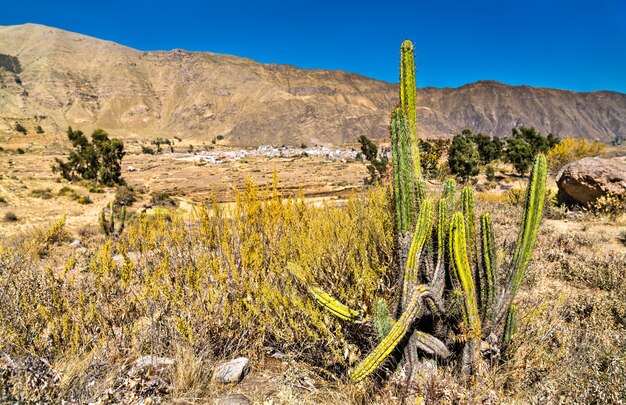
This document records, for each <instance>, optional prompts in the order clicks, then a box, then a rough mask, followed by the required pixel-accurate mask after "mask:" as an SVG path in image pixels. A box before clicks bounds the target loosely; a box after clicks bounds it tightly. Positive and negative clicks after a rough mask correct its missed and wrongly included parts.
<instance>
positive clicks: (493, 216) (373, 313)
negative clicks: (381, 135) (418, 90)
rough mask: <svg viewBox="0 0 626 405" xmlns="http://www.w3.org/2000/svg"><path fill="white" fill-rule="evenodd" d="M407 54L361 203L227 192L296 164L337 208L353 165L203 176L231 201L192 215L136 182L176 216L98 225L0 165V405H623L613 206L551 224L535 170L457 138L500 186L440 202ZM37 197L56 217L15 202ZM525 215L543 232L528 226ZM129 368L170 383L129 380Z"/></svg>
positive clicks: (33, 202) (247, 168) (20, 172)
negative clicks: (515, 172) (224, 398)
mask: <svg viewBox="0 0 626 405" xmlns="http://www.w3.org/2000/svg"><path fill="white" fill-rule="evenodd" d="M411 48H412V47H411V46H410V43H405V44H403V47H402V62H401V69H402V75H401V76H402V80H401V89H403V92H402V93H401V94H400V106H399V108H398V109H396V110H395V111H394V112H393V114H392V118H393V121H392V123H391V126H390V130H391V139H392V150H391V155H392V157H393V158H392V159H391V160H389V161H388V162H385V164H384V165H383V164H382V160H383V157H385V158H386V156H387V155H388V152H387V151H379V150H378V148H377V147H376V145H375V144H373V143H372V144H371V145H370V143H367V142H365V141H364V142H363V143H362V152H361V153H362V154H365V153H367V154H368V155H369V156H370V158H371V159H372V160H374V161H378V162H379V163H380V164H379V165H378V166H380V168H383V167H384V170H379V169H378V167H376V166H375V165H374V164H372V163H371V161H370V162H368V164H370V165H371V166H372V167H374V170H375V171H376V172H375V174H376V176H377V177H376V183H377V184H375V185H373V186H371V187H366V188H365V189H364V190H363V189H359V190H358V191H357V192H354V193H353V194H352V195H351V196H350V197H349V198H347V200H340V201H338V202H337V204H335V202H334V200H333V199H324V201H322V202H320V201H319V200H318V199H316V198H315V199H310V200H309V199H306V200H305V198H304V197H303V196H302V195H301V196H295V197H294V196H293V195H292V194H289V193H290V191H291V190H295V189H296V188H297V186H299V184H298V181H295V182H294V180H293V179H292V177H296V176H285V174H284V173H283V172H282V171H281V170H280V169H278V171H279V173H280V174H281V178H282V177H285V181H286V182H287V185H285V184H281V187H279V186H278V183H277V180H276V178H275V179H274V182H272V183H271V184H270V185H268V186H259V185H257V184H255V183H254V182H253V181H251V180H246V182H245V184H243V186H241V184H242V182H243V180H240V179H243V175H241V176H240V173H235V174H234V172H233V167H236V168H238V169H241V170H242V172H245V173H246V174H249V175H254V176H255V177H256V178H263V176H267V173H269V172H271V165H272V164H276V165H283V166H282V167H289V166H288V165H291V164H293V166H297V165H299V164H300V165H303V166H302V167H303V168H304V169H301V170H307V171H308V172H310V173H312V174H313V175H312V176H311V178H315V181H316V182H319V183H323V184H324V187H328V185H330V186H331V187H342V188H343V187H346V188H348V187H354V186H355V185H356V181H355V178H356V177H360V176H362V174H361V173H363V171H364V170H363V166H362V165H361V164H359V163H354V162H350V161H348V162H347V163H338V162H332V161H330V160H324V161H322V160H321V159H320V161H317V160H316V158H315V157H312V158H311V159H306V160H299V161H298V160H295V161H293V162H289V163H281V162H280V161H279V160H274V161H272V162H270V163H268V162H266V161H265V160H261V159H259V158H255V157H248V158H246V159H242V160H240V161H237V162H236V164H233V165H231V166H228V164H227V163H226V164H223V165H216V168H215V169H214V171H213V170H212V171H211V172H212V173H211V174H210V176H212V177H216V178H219V177H220V174H226V175H227V176H228V178H229V183H230V184H235V187H233V189H232V190H233V191H232V192H231V191H222V190H231V189H228V188H226V186H223V185H220V187H223V188H222V189H221V190H220V191H219V192H218V193H219V196H216V197H215V199H214V200H210V201H205V202H202V203H196V204H195V205H194V206H193V208H191V209H190V208H189V204H190V201H200V198H201V197H200V196H202V195H204V196H206V195H207V194H208V193H207V191H206V190H207V187H205V184H203V187H202V188H203V191H201V192H200V191H198V194H193V195H186V194H185V193H186V191H185V185H182V184H180V181H179V179H180V176H179V173H175V172H174V170H172V169H171V168H172V167H173V166H168V167H167V168H163V167H161V168H159V169H156V170H151V171H149V172H147V173H143V172H136V173H131V174H129V183H132V184H133V185H135V184H141V186H139V187H141V188H139V187H138V188H137V190H143V191H141V193H148V191H147V190H149V189H150V188H152V189H153V190H162V189H169V190H174V191H172V192H173V193H176V196H177V198H178V197H179V196H180V198H181V209H169V207H175V206H176V201H175V200H174V199H173V198H172V197H171V196H170V195H169V194H168V192H153V193H152V194H151V195H150V196H149V199H150V202H151V204H152V205H153V206H154V208H150V207H142V210H144V211H145V212H137V213H135V212H132V211H130V209H129V208H126V207H127V206H130V205H131V204H132V203H133V200H134V198H135V196H134V193H133V191H132V189H130V188H129V187H124V186H118V187H117V190H116V193H115V199H114V200H113V202H111V203H109V204H107V206H106V207H105V208H104V209H103V210H102V211H99V209H100V208H101V207H102V206H101V205H98V206H97V207H96V206H91V207H77V206H76V204H73V203H70V204H67V203H68V202H69V200H68V198H69V199H72V200H76V201H78V202H80V199H82V198H86V199H89V197H88V196H87V197H84V196H81V195H80V194H79V193H78V192H77V191H79V190H80V189H81V188H80V187H82V186H84V187H87V189H88V190H89V191H90V192H103V191H104V189H103V188H102V183H100V182H98V181H97V180H96V179H91V180H81V181H80V182H79V183H78V184H76V183H74V185H67V183H65V182H64V181H62V180H59V181H60V182H61V183H65V184H59V185H55V184H54V183H50V180H49V179H45V177H46V176H40V173H39V172H38V171H37V169H36V168H33V167H32V164H31V163H32V162H34V161H35V160H36V159H38V158H39V153H37V154H31V155H27V156H19V157H18V156H13V159H14V163H15V164H14V165H13V164H12V163H11V164H10V165H9V164H8V160H7V161H4V162H2V163H3V164H4V166H3V167H4V168H6V167H9V168H10V169H9V170H8V171H7V174H5V175H2V174H0V178H2V179H3V181H2V182H0V191H1V192H2V196H0V203H2V201H4V199H3V196H5V197H7V199H9V200H10V201H11V202H12V204H11V206H10V207H5V206H3V205H2V204H0V210H1V211H2V212H1V213H0V215H2V216H0V218H3V220H2V222H3V224H4V225H3V226H4V228H3V229H2V231H3V232H2V238H0V270H1V271H0V317H2V319H3V322H2V323H0V402H7V403H62V402H63V401H65V402H68V403H70V402H71V403H160V402H162V403H210V402H212V401H214V400H216V398H215V396H216V395H217V394H216V393H219V394H221V393H222V392H230V391H231V390H237V392H242V393H244V394H245V395H247V396H249V397H250V400H251V402H252V403H264V402H268V403H269V402H273V403H283V402H284V403H320V404H324V403H339V404H342V403H343V404H350V403H360V404H369V403H373V404H386V405H389V404H392V403H400V402H403V403H425V404H437V403H444V404H445V403H458V404H466V403H494V404H495V403H549V404H551V403H585V404H587V403H598V404H599V403H602V404H604V403H607V404H610V403H615V404H619V403H622V402H623V401H624V400H625V399H626V389H625V388H624V387H626V356H625V354H626V352H625V348H626V329H625V327H626V273H624V268H626V255H624V247H626V230H624V229H626V228H625V227H626V222H624V221H626V216H624V212H626V205H624V201H623V200H620V199H618V198H614V197H613V196H609V197H606V198H601V199H599V200H598V201H597V204H596V205H595V206H592V207H590V208H589V210H588V211H584V210H582V211H571V210H568V209H565V208H563V207H555V206H554V205H553V204H554V192H553V191H550V190H547V191H546V192H545V193H543V192H542V187H543V184H542V178H543V175H544V174H545V170H546V169H545V161H544V160H543V158H542V157H541V156H539V157H537V158H534V159H535V160H534V162H535V164H534V167H533V169H532V171H531V176H530V177H531V178H530V181H529V182H528V183H529V184H527V183H526V179H515V178H511V177H509V176H508V174H507V173H508V172H507V167H508V166H507V165H504V164H502V163H503V162H498V161H497V160H498V159H497V158H496V159H495V160H489V159H491V158H492V157H493V156H495V154H493V155H490V156H491V157H486V155H485V154H484V153H483V152H481V146H480V145H481V144H482V145H483V146H484V149H485V150H489V148H490V147H491V146H493V145H491V143H492V142H493V141H494V140H493V139H491V138H489V137H487V136H484V135H481V134H473V133H471V132H467V131H463V133H461V134H460V135H459V136H460V137H463V138H465V140H467V141H469V142H470V143H471V144H473V145H474V147H475V149H476V150H477V159H476V155H474V154H472V155H471V158H472V159H471V160H472V161H476V160H477V162H478V163H476V167H479V166H481V165H484V164H485V162H487V161H489V162H490V163H487V165H486V166H482V167H480V169H481V171H483V172H484V174H485V175H486V177H487V180H488V181H489V182H490V183H491V182H495V181H499V182H500V183H499V184H498V183H491V185H490V186H487V185H484V183H483V179H482V177H479V179H478V184H479V185H480V186H481V187H483V186H484V187H485V188H483V189H482V190H485V189H486V188H489V187H494V188H496V189H495V190H493V192H480V193H476V195H474V193H473V192H472V190H471V188H469V187H465V188H463V189H462V190H460V192H459V190H457V184H456V183H455V182H454V181H452V180H448V181H445V182H441V181H440V179H441V178H442V177H443V176H444V174H445V173H446V172H447V171H448V169H447V166H446V165H445V164H443V165H441V164H439V163H440V161H442V160H445V159H444V157H443V156H444V155H445V146H443V145H438V144H437V143H436V142H437V141H435V140H428V141H420V140H418V139H417V136H416V135H417V133H418V132H417V131H416V130H417V128H415V122H414V121H412V120H411V119H410V118H409V117H411V116H413V114H414V113H415V110H414V108H415V104H416V103H415V100H414V97H415V94H414V89H415V83H414V76H413V72H412V52H411ZM533 137H534V135H533V136H529V137H528V139H533ZM519 138H520V144H522V143H524V144H525V145H526V146H528V148H529V149H531V152H530V154H531V157H533V154H534V153H535V151H532V148H530V146H529V145H528V143H529V142H530V141H528V140H526V139H524V136H522V135H519ZM512 139H515V137H514V138H512ZM418 141H419V147H416V146H415V145H417V144H418ZM370 142H371V141H370ZM512 142H513V144H515V143H516V142H517V141H512ZM137 144H138V145H140V143H139V142H138V143H137ZM363 144H366V147H365V148H364V147H363ZM503 144H504V145H505V146H506V147H508V146H509V144H508V143H507V142H506V141H503ZM546 144H549V142H547V138H546ZM372 145H373V146H374V147H373V148H372ZM490 145H491V146H490ZM500 146H502V144H501V145H500ZM565 146H567V145H565ZM565 146H564V147H563V149H564V150H567V148H565ZM494 148H496V149H497V147H495V146H494ZM555 148H556V147H555V146H553V147H552V149H551V151H552V150H555ZM180 149H181V150H184V144H181V148H180ZM505 149H506V148H505ZM33 150H37V149H33ZM485 153H486V152H485ZM83 156H89V154H86V155H83ZM7 157H9V156H7ZM132 158H133V159H137V160H138V161H140V162H141V161H143V162H145V161H154V160H155V158H153V157H149V156H143V157H142V156H132ZM501 158H502V159H507V157H506V151H505V152H503V155H502V157H501ZM142 159H143V160H142ZM158 160H159V161H165V160H169V159H162V158H159V159H158ZM282 160H288V159H282ZM291 160H292V159H291ZM368 160H369V159H368ZM25 162H26V163H25ZM274 162H277V163H274ZM532 162H533V160H531V166H532ZM134 164H135V162H133V165H134ZM176 164H177V165H179V166H182V164H180V162H177V163H176ZM314 165H316V166H314ZM188 166H189V167H188V169H189V170H190V171H189V172H185V175H186V178H190V179H191V178H195V177H199V178H200V179H201V181H206V180H205V179H206V178H205V177H201V176H202V175H203V174H204V173H206V169H207V167H206V166H205V167H204V168H196V167H195V166H194V165H193V164H189V165H188ZM217 166H219V168H217ZM222 166H224V167H226V168H225V169H222ZM389 166H392V170H390V167H389ZM25 167H26V168H27V169H26V170H24V168H25ZM279 167H281V166H279ZM268 168H269V169H268ZM320 168H323V169H320ZM324 169H325V170H326V171H329V172H331V173H338V174H339V173H340V172H343V171H347V170H348V169H351V170H352V169H353V172H352V173H353V174H352V176H353V177H352V178H349V179H348V180H346V178H345V177H340V176H339V175H338V176H337V178H334V177H333V176H332V175H331V176H328V175H326V174H323V173H324ZM185 170H187V169H185ZM191 170H194V171H191ZM200 170H203V171H200ZM220 170H223V171H221V172H220ZM526 171H528V170H527V169H526ZM496 172H498V173H502V174H503V175H498V176H496ZM190 173H191V174H190ZM318 173H322V175H320V174H318ZM357 173H358V174H357ZM17 176H19V178H18V177H17ZM131 176H133V177H131ZM134 176H137V177H134ZM323 176H325V177H323ZM427 177H430V180H429V181H428V182H426V181H424V179H425V178H427ZM459 177H461V178H464V176H461V175H459ZM320 178H324V180H323V181H320V180H319V179H320ZM328 178H329V179H330V180H329V181H326V179H328ZM466 178H467V177H466ZM150 179H152V180H153V181H151V180H150ZM210 181H213V180H210ZM231 181H232V182H231ZM490 183H487V184H490ZM196 184H197V183H196ZM209 184H211V186H212V185H213V184H215V183H209ZM294 184H295V186H294ZM48 185H52V187H54V189H58V188H59V187H60V189H59V191H58V195H57V193H51V192H52V189H51V188H48V187H47V186H48ZM79 185H80V186H79ZM191 187H193V186H189V188H191ZM511 187H512V188H511ZM189 188H188V189H187V190H189ZM215 188H217V187H215ZM442 188H443V191H442V192H441V193H440V190H441V189H442ZM459 188H460V187H459ZM525 188H526V190H527V191H526V192H524V189H525ZM281 190H286V191H284V192H283V191H281ZM478 190H481V189H480V188H479V189H478ZM106 191H107V193H108V194H107V195H97V196H92V197H93V198H94V200H95V201H97V202H98V204H104V203H103V202H102V201H103V200H104V199H106V200H107V203H108V202H109V201H110V200H111V199H112V194H111V190H110V189H109V190H106ZM213 191H214V190H213V187H211V192H213ZM6 193H8V194H6ZM203 193H204V194H203ZM226 193H229V194H226ZM216 194H217V193H216ZM46 195H48V196H54V197H55V200H54V201H42V200H38V199H33V198H28V197H37V198H50V197H46ZM343 195H345V194H342V196H343ZM22 197H26V198H22ZM542 198H543V199H544V204H543V207H544V212H546V213H550V212H553V214H551V215H549V216H547V215H544V216H545V217H547V219H549V220H547V221H544V223H543V224H542V226H541V227H540V228H539V219H540V217H541V207H542V204H541V199H542ZM183 201H184V203H183ZM101 202H102V203H101ZM13 203H15V204H13ZM28 204H30V205H28ZM39 206H41V207H42V208H44V207H49V206H61V207H62V210H65V209H68V215H72V217H71V221H70V222H69V223H68V224H67V225H65V221H64V218H62V219H61V220H59V221H57V222H55V223H53V224H52V225H51V226H49V227H46V228H41V229H37V230H35V231H32V229H33V228H32V226H31V224H32V223H41V222H43V219H42V218H43V217H45V216H49V212H51V211H50V210H47V211H44V210H42V212H41V213H40V212H36V211H39V209H38V207H39ZM162 207H165V208H162ZM33 208H35V209H33ZM79 208H80V210H79ZM7 209H11V210H15V212H16V213H17V215H15V213H13V212H7ZM44 209H47V208H44ZM54 209H55V210H57V211H55V212H60V211H58V210H59V208H54ZM72 210H73V212H71V211H72ZM127 210H128V212H127ZM77 213H79V214H78V215H76V214H77ZM9 214H11V215H12V218H11V219H7V216H8V215H9ZM97 214H100V216H99V221H98V223H96V222H97V221H96V220H95V218H96V216H97ZM18 216H19V221H18ZM81 217H84V218H85V219H83V220H82V221H83V222H81ZM519 218H523V220H522V226H521V229H518V220H517V219H519ZM561 219H566V221H563V220H561ZM15 221H18V222H17V223H15V224H10V222H15ZM98 226H99V227H100V229H101V233H99V232H98ZM66 227H68V229H67V230H66ZM24 229H28V230H27V232H28V233H24ZM5 231H8V233H7V232H5ZM11 232H14V235H15V236H11ZM70 235H73V236H72V237H71V238H70V237H69V236H70ZM495 235H498V236H499V238H497V239H496V238H495ZM535 239H536V244H535ZM70 242H71V243H70ZM533 245H534V249H533ZM531 251H532V252H533V253H532V260H531ZM518 292H519V293H518ZM329 310H330V311H329ZM18 315H19V316H18ZM145 355H153V356H158V357H159V358H166V359H167V360H168V361H172V362H173V365H172V366H171V367H169V368H164V369H157V370H156V371H154V370H152V369H150V370H149V371H147V372H142V371H138V370H137V368H136V367H135V365H134V364H135V361H136V360H137V359H139V358H142V357H143V356H145ZM238 356H247V357H249V358H250V359H251V362H252V365H253V370H252V372H251V373H252V375H250V376H249V377H246V380H244V382H243V383H242V384H239V385H237V386H235V387H227V388H223V387H218V386H216V384H215V383H212V382H211V374H212V371H213V369H214V365H215V364H216V362H218V361H220V362H221V361H222V360H224V359H230V358H233V357H238ZM273 357H276V359H280V360H276V359H274V358H273ZM369 375H374V378H370V377H368V376H369ZM348 376H351V377H352V379H353V380H360V381H361V382H360V383H359V384H354V383H352V382H350V381H349V379H348V378H347V377H348Z"/></svg>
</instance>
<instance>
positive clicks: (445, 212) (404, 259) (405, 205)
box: [309, 41, 547, 382]
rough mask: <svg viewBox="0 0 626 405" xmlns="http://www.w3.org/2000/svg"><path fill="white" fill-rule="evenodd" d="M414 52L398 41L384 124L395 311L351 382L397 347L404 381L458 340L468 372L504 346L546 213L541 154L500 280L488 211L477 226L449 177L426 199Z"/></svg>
mask: <svg viewBox="0 0 626 405" xmlns="http://www.w3.org/2000/svg"><path fill="white" fill-rule="evenodd" d="M412 52H413V45H412V44H411V42H410V41H405V42H403V43H402V47H401V64H400V70H401V81H400V107H398V108H396V109H395V110H394V111H393V113H392V115H391V125H390V132H391V137H392V148H391V149H392V158H393V162H392V163H393V177H392V187H393V194H392V195H393V198H394V202H395V216H396V230H397V251H398V252H397V262H396V264H397V266H399V269H398V270H399V272H398V273H399V274H400V277H401V278H402V280H401V281H402V282H401V288H400V289H399V293H398V297H397V302H398V311H397V315H398V316H397V320H396V321H395V322H391V323H390V324H392V326H391V329H389V331H388V333H386V334H383V333H380V335H381V338H382V339H381V340H380V342H379V343H378V345H377V346H376V347H375V348H374V349H373V350H372V351H371V352H370V353H369V354H368V355H367V356H366V357H365V358H364V359H363V360H362V361H361V362H360V363H359V364H358V365H357V366H356V367H355V368H354V370H353V371H352V373H351V374H350V378H351V379H352V380H353V381H354V382H358V381H361V380H362V379H364V378H365V377H367V376H368V375H369V374H371V373H372V372H374V371H375V370H376V369H377V368H378V367H379V366H380V365H381V364H383V363H384V362H385V359H386V358H387V357H388V356H389V355H390V354H391V353H392V352H393V351H394V350H396V348H398V347H399V346H400V347H401V348H403V354H404V363H405V365H406V367H407V368H408V371H409V378H410V379H411V378H413V377H414V373H413V372H414V371H415V370H416V369H415V367H416V366H417V365H418V364H417V363H418V362H419V361H420V358H419V356H420V355H421V356H427V357H435V358H447V357H449V356H451V355H454V354H455V349H456V348H458V347H459V345H458V343H460V342H462V343H464V344H463V345H462V346H463V348H462V350H459V351H458V352H457V353H456V355H457V356H458V358H459V359H460V361H461V369H462V370H463V372H464V373H472V372H474V371H475V370H476V369H477V367H476V363H477V362H478V361H481V357H482V356H483V355H485V356H491V355H494V353H499V351H500V348H499V347H498V346H497V345H498V342H503V343H504V344H505V345H507V344H508V343H509V342H510V340H511V337H512V336H513V334H514V333H515V330H516V328H517V307H516V306H515V305H514V304H513V300H514V298H515V295H516V294H517V292H518V290H519V288H520V286H521V284H522V281H523V279H524V275H525V272H526V269H527V267H528V263H529V261H530V258H531V255H532V251H533V248H534V245H535V240H536V237H537V231H538V227H539V222H540V219H541V214H542V210H543V200H544V195H545V186H546V172H547V166H546V159H545V157H544V156H543V155H538V156H537V157H536V158H535V161H534V163H533V168H532V172H531V175H530V180H529V182H528V185H527V189H526V200H525V206H524V213H523V219H522V224H521V227H520V231H519V235H518V237H517V243H516V246H515V249H514V253H513V257H512V259H510V260H508V261H505V262H504V265H503V266H502V267H503V269H502V271H504V272H505V277H503V279H504V280H505V282H504V283H500V281H499V280H500V279H501V278H500V277H499V273H500V271H501V269H500V268H499V267H500V266H499V265H498V263H499V260H498V258H497V257H496V248H495V237H494V232H493V225H492V222H491V216H490V215H489V213H483V214H482V215H480V221H479V228H477V227H476V207H475V201H474V192H473V190H472V189H471V187H464V188H463V189H462V191H461V198H460V202H459V204H458V205H459V206H458V207H457V193H456V182H455V181H454V180H447V181H446V182H445V183H444V185H443V192H442V195H441V197H440V198H439V199H438V200H437V204H435V203H434V201H435V200H434V199H433V198H432V197H431V198H428V196H427V193H426V190H425V183H424V181H423V179H422V178H421V173H420V171H419V150H418V148H417V145H418V144H417V134H416V128H415V73H414V66H413V54H412ZM416 163H417V165H416ZM400 270H401V271H400ZM309 290H310V292H311V294H312V295H313V296H314V298H315V299H316V300H317V301H318V302H319V303H320V304H321V305H323V306H324V307H326V308H328V309H329V310H330V311H331V312H332V313H334V314H335V315H337V316H338V317H340V318H342V319H345V320H349V321H353V322H354V321H355V320H360V319H361V318H359V316H358V313H357V312H356V311H354V310H350V309H349V308H347V307H345V306H344V305H343V304H341V303H339V302H338V301H337V300H335V299H334V298H332V297H330V296H329V295H328V294H326V293H324V292H323V291H321V290H319V289H315V288H310V289H309ZM385 305H386V304H385ZM457 307H458V308H459V309H460V311H457V310H456V308H457ZM505 318H506V319H505ZM422 320H424V322H419V325H420V327H427V328H428V330H423V329H422V330H418V329H417V324H418V321H422ZM377 328H379V327H377ZM484 344H488V345H489V347H490V348H491V349H493V350H489V351H487V352H481V351H480V350H479V348H480V347H481V346H484ZM483 353H484V354H483ZM492 360H493V359H492ZM491 363H492V364H493V361H492V362H491Z"/></svg>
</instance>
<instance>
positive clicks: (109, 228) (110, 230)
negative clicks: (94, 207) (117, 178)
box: [99, 201, 126, 237]
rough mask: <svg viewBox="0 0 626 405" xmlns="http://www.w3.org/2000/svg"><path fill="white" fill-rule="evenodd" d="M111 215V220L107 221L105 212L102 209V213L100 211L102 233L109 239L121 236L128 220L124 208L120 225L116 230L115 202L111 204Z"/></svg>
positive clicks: (120, 217)
mask: <svg viewBox="0 0 626 405" xmlns="http://www.w3.org/2000/svg"><path fill="white" fill-rule="evenodd" d="M109 213H110V215H109V219H108V220H107V217H106V212H105V210H104V209H102V211H100V219H99V225H100V231H101V232H102V233H103V234H104V235H105V236H107V237H108V236H112V235H115V236H118V235H121V234H122V231H123V230H124V221H125V220H126V207H122V209H121V210H120V213H119V215H118V219H119V225H118V226H117V229H115V207H114V205H113V201H111V203H110V204H109Z"/></svg>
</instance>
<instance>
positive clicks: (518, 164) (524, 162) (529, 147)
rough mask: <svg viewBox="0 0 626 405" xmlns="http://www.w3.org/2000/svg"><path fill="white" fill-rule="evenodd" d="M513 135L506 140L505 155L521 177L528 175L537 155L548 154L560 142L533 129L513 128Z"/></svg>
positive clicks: (550, 135)
mask: <svg viewBox="0 0 626 405" xmlns="http://www.w3.org/2000/svg"><path fill="white" fill-rule="evenodd" d="M511 133H512V135H513V137H512V138H507V139H506V150H505V152H504V154H505V157H506V160H507V161H508V162H509V163H512V164H513V166H514V167H515V171H517V173H518V174H519V175H520V176H523V175H524V174H526V172H527V171H528V168H529V167H530V164H531V163H532V161H533V158H534V157H535V155H537V154H539V153H543V154H545V153H547V152H548V151H549V150H550V149H551V148H552V147H553V146H555V145H557V144H558V143H559V142H560V140H559V139H558V138H557V137H555V136H554V135H552V134H549V135H548V136H547V137H545V136H543V135H542V134H541V133H540V132H539V131H537V130H536V129H535V128H533V127H520V128H513V129H512V130H511Z"/></svg>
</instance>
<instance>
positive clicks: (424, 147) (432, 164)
mask: <svg viewBox="0 0 626 405" xmlns="http://www.w3.org/2000/svg"><path fill="white" fill-rule="evenodd" d="M449 146H450V140H448V139H427V140H426V139H420V140H419V153H420V165H421V167H422V172H423V173H424V175H425V176H433V175H435V174H437V173H438V172H439V160H441V157H442V156H443V154H444V153H445V152H446V150H447V149H448V147H449Z"/></svg>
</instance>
